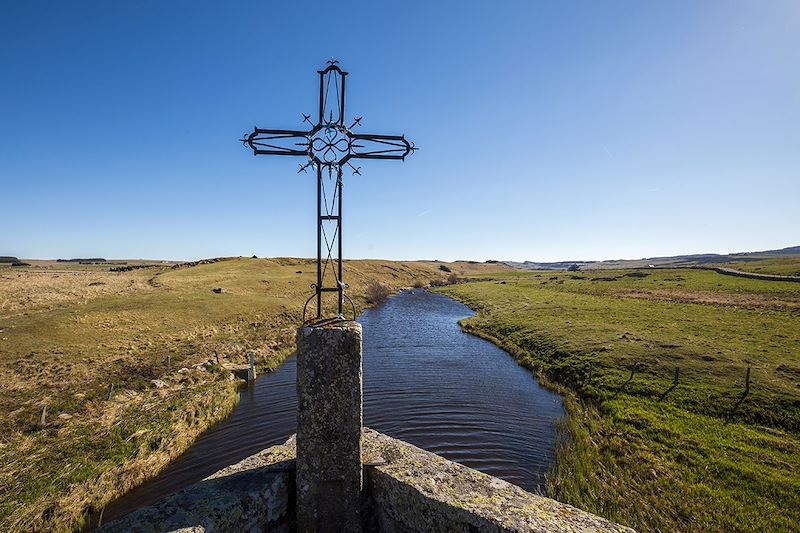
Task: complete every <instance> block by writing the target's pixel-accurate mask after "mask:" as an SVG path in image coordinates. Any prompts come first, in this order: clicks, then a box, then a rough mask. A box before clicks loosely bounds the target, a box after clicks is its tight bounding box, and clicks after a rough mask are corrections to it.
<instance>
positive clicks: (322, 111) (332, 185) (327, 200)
mask: <svg viewBox="0 0 800 533" xmlns="http://www.w3.org/2000/svg"><path fill="white" fill-rule="evenodd" d="M317 73H318V74H319V114H318V116H317V121H316V123H315V122H312V121H311V116H310V115H305V114H304V115H303V122H308V124H309V125H310V127H311V129H309V130H308V131H298V130H273V129H261V128H257V127H256V128H253V132H252V133H250V134H249V135H247V136H246V137H245V138H243V139H241V141H242V142H243V143H244V145H245V146H249V147H250V148H252V149H253V154H254V155H290V156H301V157H306V158H307V161H305V162H304V163H301V164H300V170H299V171H298V172H305V171H306V170H307V169H309V168H311V169H313V170H316V172H317V282H316V283H314V284H312V285H311V288H312V289H314V294H312V295H311V296H310V297H309V298H308V300H306V305H305V307H304V308H303V320H304V321H305V313H306V307H308V303H309V302H310V301H311V300H312V299H313V298H314V297H316V298H317V316H316V320H320V319H322V318H323V306H322V295H323V293H326V292H335V293H337V296H338V314H337V317H338V318H343V316H344V315H343V311H342V308H343V306H344V299H345V298H347V299H348V300H349V301H350V303H351V305H352V300H350V298H349V297H348V296H347V295H346V294H345V293H344V289H345V287H346V285H345V283H344V281H343V280H342V276H343V272H342V171H343V170H344V168H345V167H348V168H350V170H352V172H353V174H360V172H359V170H360V169H361V167H356V166H354V165H353V162H352V161H353V160H354V159H400V160H404V159H405V158H406V156H407V155H409V154H411V153H412V152H413V151H414V150H415V148H414V145H413V143H410V142H409V141H407V140H406V138H405V137H404V136H403V135H378V134H372V133H353V131H352V130H353V128H355V127H356V126H359V125H360V124H361V119H362V117H357V118H355V119H354V120H353V123H352V124H350V125H349V126H348V125H346V122H345V113H344V109H345V107H344V104H345V98H344V87H345V79H346V77H347V72H344V71H343V70H342V69H341V68H339V65H338V61H328V66H327V68H325V70H318V71H317ZM323 241H324V248H325V257H324V258H323ZM334 249H335V258H334ZM329 267H330V274H329ZM330 277H333V280H332V281H333V282H334V283H333V284H328V280H329V278H330ZM353 312H354V314H355V308H354V309H353Z"/></svg>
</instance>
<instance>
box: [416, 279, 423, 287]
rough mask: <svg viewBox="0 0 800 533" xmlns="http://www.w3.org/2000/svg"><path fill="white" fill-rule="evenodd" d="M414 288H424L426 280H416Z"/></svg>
mask: <svg viewBox="0 0 800 533" xmlns="http://www.w3.org/2000/svg"><path fill="white" fill-rule="evenodd" d="M414 288H415V289H424V288H425V282H424V281H422V280H421V279H417V280H414Z"/></svg>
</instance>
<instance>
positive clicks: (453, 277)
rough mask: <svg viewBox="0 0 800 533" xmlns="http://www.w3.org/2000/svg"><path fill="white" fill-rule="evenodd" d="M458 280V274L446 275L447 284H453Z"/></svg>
mask: <svg viewBox="0 0 800 533" xmlns="http://www.w3.org/2000/svg"><path fill="white" fill-rule="evenodd" d="M459 281H460V280H459V279H458V276H457V275H456V274H450V275H449V276H447V284H448V285H455V284H456V283H458V282H459Z"/></svg>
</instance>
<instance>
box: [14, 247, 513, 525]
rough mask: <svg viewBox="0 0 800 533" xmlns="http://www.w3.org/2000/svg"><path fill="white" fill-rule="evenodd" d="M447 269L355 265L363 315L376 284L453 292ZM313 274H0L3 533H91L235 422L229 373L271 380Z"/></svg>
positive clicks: (253, 269)
mask: <svg viewBox="0 0 800 533" xmlns="http://www.w3.org/2000/svg"><path fill="white" fill-rule="evenodd" d="M442 265H443V264H441V263H434V262H389V261H353V262H348V263H347V264H346V266H345V268H346V273H347V275H348V283H349V284H350V289H349V291H350V294H351V295H352V296H353V297H354V300H355V302H356V306H357V311H359V310H360V309H363V307H364V306H366V305H367V303H366V298H365V294H366V292H367V287H368V285H369V284H370V283H371V282H373V281H377V282H379V283H381V284H383V285H385V286H386V287H387V288H389V289H390V290H392V291H395V290H398V289H400V288H401V287H409V286H413V285H415V284H422V285H426V284H428V283H430V282H445V281H446V276H447V275H448V274H447V273H446V272H445V271H444V270H443V269H442V268H441V267H442ZM446 267H447V268H448V269H450V270H452V271H453V272H454V273H456V274H457V275H474V274H477V273H480V272H487V271H493V270H498V269H499V268H502V267H501V266H498V265H492V264H490V265H483V264H472V263H454V264H447V265H446ZM314 268H315V265H314V263H313V262H312V261H307V260H297V259H274V260H260V259H232V260H225V261H218V262H213V263H206V264H198V265H195V266H191V267H186V266H184V267H179V268H172V267H171V266H154V267H147V268H140V269H133V270H130V271H125V272H109V271H108V269H107V267H103V266H91V267H87V266H82V267H81V268H73V267H71V266H70V265H50V264H46V265H38V264H37V262H33V266H32V267H31V268H27V267H26V268H23V269H4V270H3V271H2V272H0V294H2V295H3V299H2V300H0V389H1V392H2V394H0V409H1V411H0V412H2V413H4V415H3V417H2V418H1V419H0V429H1V430H2V438H1V439H0V464H2V473H1V474H0V494H2V497H1V498H0V531H20V530H47V531H67V530H74V529H77V528H80V527H81V525H82V524H83V523H84V521H85V520H86V517H87V516H89V515H90V514H93V513H94V512H97V511H99V510H101V509H102V508H103V507H104V506H105V505H106V504H107V503H108V502H109V501H111V500H113V499H114V498H116V497H117V496H119V495H121V494H123V493H124V492H126V491H127V490H129V489H130V488H131V487H133V486H136V485H137V484H139V483H141V482H142V481H144V480H146V479H148V478H150V477H152V476H154V475H155V474H157V473H158V472H159V471H160V470H162V469H163V468H164V467H165V466H166V465H167V464H168V463H169V462H170V461H171V460H172V459H174V458H175V457H176V456H178V455H180V454H181V453H182V452H183V451H184V450H186V449H187V448H188V447H189V446H190V445H191V443H192V442H193V441H194V440H195V439H196V438H197V436H198V435H200V434H201V433H202V432H203V431H204V430H205V429H207V428H209V427H211V426H212V425H213V424H215V423H216V422H218V421H220V420H222V419H224V418H225V417H226V416H227V415H228V414H229V413H230V411H231V410H232V409H233V407H234V406H235V405H236V402H237V401H238V392H237V387H238V383H239V381H238V379H237V378H236V377H234V374H233V372H232V370H233V369H234V368H236V367H241V366H242V365H243V364H244V363H245V356H246V355H245V354H246V353H247V352H248V351H250V350H252V351H254V352H255V353H256V361H257V365H258V367H259V370H260V371H262V372H263V371H268V370H269V369H272V368H275V367H277V366H278V365H279V364H280V363H281V362H282V361H283V360H284V359H285V358H286V357H287V356H288V355H289V354H290V353H291V347H292V345H293V343H294V333H295V328H296V326H297V324H299V322H300V321H301V316H302V305H303V302H305V299H306V298H307V296H308V292H309V290H310V289H309V285H310V283H312V282H313V280H314ZM214 289H221V290H219V291H218V292H217V291H214Z"/></svg>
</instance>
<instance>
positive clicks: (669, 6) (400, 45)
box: [0, 0, 800, 261]
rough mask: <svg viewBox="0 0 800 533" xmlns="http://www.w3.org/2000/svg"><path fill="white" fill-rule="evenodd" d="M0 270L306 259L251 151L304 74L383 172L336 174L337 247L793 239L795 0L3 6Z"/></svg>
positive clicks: (309, 192)
mask: <svg viewBox="0 0 800 533" xmlns="http://www.w3.org/2000/svg"><path fill="white" fill-rule="evenodd" d="M0 15H1V16H0V67H2V78H0V80H2V83H0V255H4V254H11V255H17V256H20V257H27V258H34V257H35V258H55V257H67V256H69V257H76V256H103V257H108V258H131V257H143V258H166V259H196V258H201V257H210V256H222V255H251V254H257V255H259V256H304V257H309V256H312V255H313V254H314V253H315V248H314V247H315V223H316V220H315V207H314V206H315V204H314V192H315V188H314V179H313V176H312V175H311V174H297V173H296V169H297V162H298V161H296V160H294V159H293V158H280V157H265V156H262V157H253V155H252V153H251V152H248V150H247V149H245V148H244V147H243V146H242V145H241V144H240V143H238V142H237V139H238V138H239V137H241V135H242V134H243V133H245V132H246V131H250V130H251V129H252V127H253V126H254V125H259V126H260V127H274V128H299V127H300V126H301V120H302V116H301V113H313V111H314V110H315V106H316V99H317V94H316V92H315V91H316V90H317V86H316V84H317V77H316V76H317V75H316V70H317V69H319V68H321V67H324V65H325V61H326V60H328V59H330V58H331V57H335V58H337V59H339V60H340V62H341V65H342V67H343V68H344V69H346V70H348V71H349V72H350V76H349V77H348V108H349V112H351V113H352V114H353V115H363V116H364V120H363V131H369V132H375V133H404V134H406V136H407V137H408V138H410V139H412V140H413V141H415V142H416V144H417V145H418V146H420V147H421V148H422V149H421V150H419V151H418V152H417V153H415V154H414V155H413V156H412V157H410V158H409V159H408V160H407V161H406V162H403V163H401V162H396V161H368V162H365V164H363V165H362V176H349V175H346V177H345V234H344V235H345V241H344V244H345V250H344V251H345V255H346V257H380V258H388V259H417V258H429V259H442V260H453V259H475V260H486V259H514V260H524V259H530V260H540V261H542V260H566V259H609V258H623V257H624V258H638V257H645V256H655V255H669V254H678V253H693V252H731V251H745V250H755V249H768V248H776V247H783V246H788V245H797V244H800V231H798V229H800V209H799V208H798V199H800V2H797V1H793V0H786V1H780V0H774V1H770V2H755V1H747V2H738V1H719V2H716V1H697V2H694V1H675V2H649V1H645V2H642V1H633V0H632V1H627V2H611V1H609V2H595V1H585V2H532V1H525V2H486V1H481V2H473V1H459V2H391V3H390V2H346V1H344V2H302V3H300V2H266V1H262V2H227V3H223V2H197V1H192V2H189V1H170V2H162V1H137V2H107V1H102V2H101V1H97V2H88V1H87V2H56V1H53V2H41V1H36V0H32V1H27V2H6V3H4V5H3V7H2V12H1V13H0Z"/></svg>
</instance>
